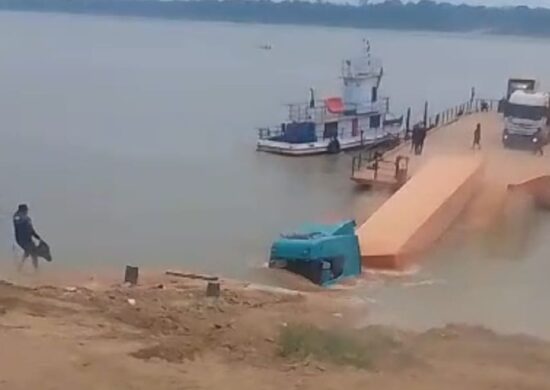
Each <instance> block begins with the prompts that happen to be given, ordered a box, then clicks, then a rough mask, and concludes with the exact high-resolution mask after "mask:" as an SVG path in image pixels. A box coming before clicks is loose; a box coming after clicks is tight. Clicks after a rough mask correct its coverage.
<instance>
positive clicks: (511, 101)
mask: <svg viewBox="0 0 550 390" xmlns="http://www.w3.org/2000/svg"><path fill="white" fill-rule="evenodd" d="M517 81H518V79H511V80H509V81H508V91H507V93H508V95H509V96H508V97H507V99H506V101H505V103H504V107H503V110H502V111H503V114H504V130H503V133H502V142H503V144H504V146H505V147H509V148H520V149H530V150H535V149H537V148H539V147H540V146H541V145H545V144H547V143H548V141H549V136H550V126H549V118H550V95H549V94H548V92H536V91H535V90H534V88H535V85H536V83H535V81H534V80H521V81H523V82H522V83H519V82H517ZM514 87H518V88H514Z"/></svg>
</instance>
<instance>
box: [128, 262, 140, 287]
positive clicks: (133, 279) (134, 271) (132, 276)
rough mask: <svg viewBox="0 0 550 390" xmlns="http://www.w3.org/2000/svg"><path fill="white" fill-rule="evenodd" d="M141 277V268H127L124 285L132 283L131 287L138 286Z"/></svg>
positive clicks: (129, 266)
mask: <svg viewBox="0 0 550 390" xmlns="http://www.w3.org/2000/svg"><path fill="white" fill-rule="evenodd" d="M138 277H139V268H138V267H134V266H131V265H127V266H126V271H125V272H124V283H130V284H131V285H136V284H137V282H138Z"/></svg>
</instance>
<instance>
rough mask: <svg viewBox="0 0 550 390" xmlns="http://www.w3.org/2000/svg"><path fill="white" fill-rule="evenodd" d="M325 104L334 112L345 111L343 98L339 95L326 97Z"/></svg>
mask: <svg viewBox="0 0 550 390" xmlns="http://www.w3.org/2000/svg"><path fill="white" fill-rule="evenodd" d="M325 106H326V107H327V110H328V112H330V113H332V114H341V113H343V112H344V103H343V102H342V98H339V97H331V98H328V99H325Z"/></svg>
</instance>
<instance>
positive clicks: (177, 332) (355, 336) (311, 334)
mask: <svg viewBox="0 0 550 390" xmlns="http://www.w3.org/2000/svg"><path fill="white" fill-rule="evenodd" d="M90 286H91V285H90V284H89V283H88V288H86V287H78V286H72V287H77V288H75V289H73V288H69V289H67V288H66V286H59V287H57V286H42V287H39V286H35V287H32V288H31V287H21V286H16V285H11V284H8V283H4V282H2V283H0V343H1V345H2V348H1V349H0V388H1V389H10V390H17V389H29V388H40V389H75V388H78V389H84V390H85V389H135V390H139V389H151V388H157V389H219V388H226V389H279V388H281V387H285V388H293V389H334V388H336V387H342V386H343V387H350V388H362V387H363V388H387V389H403V388H407V389H441V388H445V389H464V388H475V389H495V388H499V389H545V388H549V387H550V372H549V371H548V367H550V344H548V343H546V342H543V341H540V340H537V339H533V338H530V337H526V336H500V335H497V334H495V333H493V332H491V331H489V330H485V329H482V328H472V327H466V326H448V327H446V328H443V329H433V330H430V331H428V332H425V333H422V334H416V333H410V332H401V331H398V330H395V329H390V328H384V327H370V328H366V329H360V330H358V329H355V325H356V323H357V322H356V318H355V316H354V312H355V309H354V305H352V304H350V302H349V301H347V300H346V299H345V296H344V295H342V293H341V292H338V291H329V292H309V293H300V294H295V293H294V294H287V293H282V292H276V291H271V292H270V291H260V290H257V289H255V288H253V286H250V285H247V284H245V283H237V282H231V281H226V282H223V291H222V296H221V297H220V298H219V299H211V298H206V297H205V296H204V284H203V282H197V281H188V280H184V279H179V278H173V277H167V276H163V275H160V274H150V275H147V276H146V277H144V278H143V284H142V285H140V286H138V287H124V286H121V285H117V284H109V283H103V282H99V281H97V280H96V281H95V282H94V285H93V287H90ZM129 298H131V299H135V301H136V303H135V305H131V304H130V303H128V299H129ZM369 386H370V387H369Z"/></svg>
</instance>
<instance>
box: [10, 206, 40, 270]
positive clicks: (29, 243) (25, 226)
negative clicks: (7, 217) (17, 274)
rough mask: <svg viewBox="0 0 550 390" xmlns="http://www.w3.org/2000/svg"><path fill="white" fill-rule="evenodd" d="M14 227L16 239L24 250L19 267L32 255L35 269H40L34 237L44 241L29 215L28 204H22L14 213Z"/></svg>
mask: <svg viewBox="0 0 550 390" xmlns="http://www.w3.org/2000/svg"><path fill="white" fill-rule="evenodd" d="M13 228H14V231H15V241H16V242H17V245H19V246H20V247H21V249H23V252H24V253H23V257H22V259H21V263H20V264H19V267H18V268H19V269H21V268H22V267H23V264H24V263H25V260H26V259H27V258H28V257H30V258H31V259H32V265H33V267H34V269H35V270H36V269H38V251H37V246H36V244H35V242H34V240H33V239H34V238H35V239H37V240H38V241H42V239H41V238H40V236H39V235H38V233H36V231H35V230H34V227H33V225H32V220H31V218H30V217H29V207H28V206H27V205H26V204H20V205H19V207H18V208H17V211H16V212H15V214H14V215H13Z"/></svg>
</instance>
